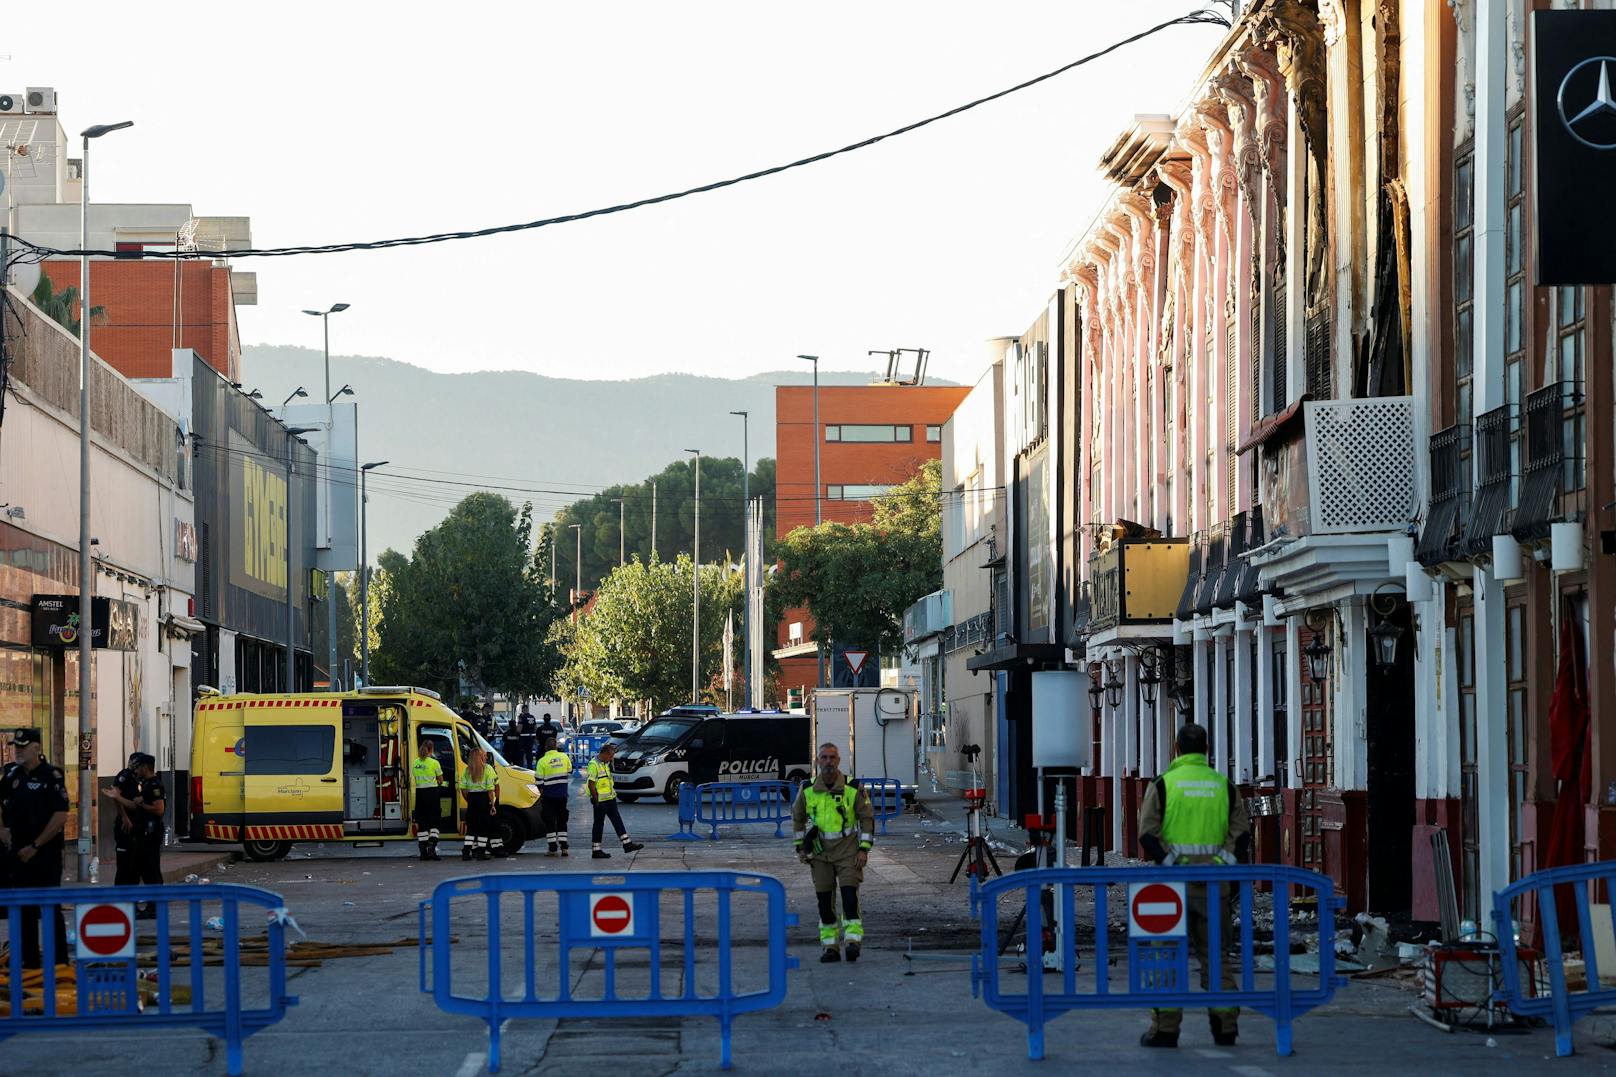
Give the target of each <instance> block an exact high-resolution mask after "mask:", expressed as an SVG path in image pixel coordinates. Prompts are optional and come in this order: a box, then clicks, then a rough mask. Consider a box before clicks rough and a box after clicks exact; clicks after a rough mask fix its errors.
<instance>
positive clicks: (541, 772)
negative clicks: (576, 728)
mask: <svg viewBox="0 0 1616 1077" xmlns="http://www.w3.org/2000/svg"><path fill="white" fill-rule="evenodd" d="M534 773H535V774H536V775H537V776H538V779H539V823H540V825H541V826H543V827H544V834H545V837H546V838H547V839H548V840H549V843H550V850H549V852H547V853H545V854H544V855H545V856H567V855H569V854H568V852H567V815H568V812H567V795H568V793H569V792H570V790H571V787H572V757H571V756H569V755H568V754H567V753H566V752H563V751H561V750H560V749H559V748H557V747H556V739H555V738H554V737H546V738H545V739H544V754H543V755H542V756H540V757H539V765H538V766H537V767H536V768H534Z"/></svg>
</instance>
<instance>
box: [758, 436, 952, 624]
mask: <svg viewBox="0 0 1616 1077" xmlns="http://www.w3.org/2000/svg"><path fill="white" fill-rule="evenodd" d="M941 479H942V467H941V465H940V464H939V463H938V461H935V460H931V461H927V462H926V463H925V464H923V465H921V468H920V470H919V471H917V472H916V473H915V475H914V476H913V477H911V478H910V479H909V480H907V481H906V482H904V483H903V484H902V485H900V486H898V487H897V488H895V489H894V490H893V491H892V492H891V493H890V494H888V495H886V496H885V497H882V498H880V499H878V500H877V501H876V503H875V506H874V513H873V518H872V522H870V523H868V524H840V523H826V524H821V525H820V526H818V527H799V528H797V529H796V530H795V531H793V532H791V534H789V535H787V536H786V537H785V538H783V539H782V540H780V544H779V550H778V555H779V558H780V577H781V579H780V584H779V590H780V596H779V599H780V601H782V602H783V603H784V604H785V605H788V606H806V607H807V608H808V612H809V613H810V614H811V615H812V616H813V619H814V638H815V639H816V640H818V641H819V642H820V643H827V644H828V643H830V642H832V641H835V642H837V643H841V644H843V645H844V646H845V645H849V644H859V645H867V646H872V647H875V648H877V649H878V650H879V651H880V652H881V653H883V654H894V653H896V652H897V649H898V647H899V646H900V645H901V644H902V643H903V614H904V611H905V610H907V609H908V608H909V607H910V606H911V605H913V604H914V602H915V601H916V600H917V599H919V598H921V597H922V596H924V595H928V594H930V593H931V592H933V591H935V590H937V589H938V588H940V587H942V585H943V539H942V518H941V513H940V505H941V500H942V497H941V492H940V487H941Z"/></svg>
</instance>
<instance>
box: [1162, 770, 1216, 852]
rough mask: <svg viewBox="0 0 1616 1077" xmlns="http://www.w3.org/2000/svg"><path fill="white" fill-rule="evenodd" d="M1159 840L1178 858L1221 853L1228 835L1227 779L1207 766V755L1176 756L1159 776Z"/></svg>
mask: <svg viewBox="0 0 1616 1077" xmlns="http://www.w3.org/2000/svg"><path fill="white" fill-rule="evenodd" d="M1161 782H1162V787H1163V789H1162V792H1163V794H1164V796H1163V798H1162V800H1163V803H1162V823H1161V840H1162V844H1164V845H1166V846H1167V851H1168V852H1170V853H1176V854H1177V855H1178V856H1179V857H1181V858H1182V857H1188V856H1222V855H1224V843H1225V842H1226V841H1227V840H1228V837H1229V798H1230V796H1231V795H1232V793H1231V791H1230V787H1229V779H1228V778H1226V777H1224V776H1223V775H1222V774H1219V773H1218V772H1217V771H1215V770H1213V769H1212V768H1211V767H1209V766H1207V765H1206V756H1205V755H1204V754H1201V753H1190V754H1187V755H1181V756H1178V757H1177V758H1175V759H1174V760H1173V762H1172V765H1171V766H1169V767H1168V768H1167V771H1166V773H1164V774H1163V775H1162V776H1161Z"/></svg>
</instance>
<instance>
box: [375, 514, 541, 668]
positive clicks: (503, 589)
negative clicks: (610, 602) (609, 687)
mask: <svg viewBox="0 0 1616 1077" xmlns="http://www.w3.org/2000/svg"><path fill="white" fill-rule="evenodd" d="M531 536H532V506H530V505H524V506H523V507H522V508H521V509H520V510H518V509H517V508H516V507H515V506H514V505H512V504H511V503H510V502H509V501H507V500H506V499H505V498H503V497H501V496H499V495H498V494H492V493H476V494H472V495H471V496H469V497H467V498H466V499H465V500H463V501H461V502H460V504H458V505H456V506H455V507H454V509H453V510H452V511H451V512H450V513H449V515H448V517H447V518H446V519H445V520H444V521H443V523H441V524H439V525H438V526H437V527H435V528H433V529H432V530H430V531H427V532H425V533H424V534H422V535H421V536H420V537H419V538H418V539H416V540H415V549H414V551H413V553H412V555H411V556H410V557H408V558H406V557H404V556H403V555H402V554H400V553H398V552H397V551H395V550H388V551H386V552H384V553H383V554H382V556H381V558H380V564H381V567H382V570H383V571H384V572H385V573H386V578H387V586H386V587H385V588H384V589H382V590H383V592H384V593H383V594H382V595H381V596H380V600H381V624H380V626H379V630H378V634H379V641H378V642H379V646H378V647H377V649H376V650H375V651H374V652H373V653H372V655H371V673H372V679H374V680H376V681H377V682H378V683H382V682H388V681H391V682H394V683H401V684H419V685H423V686H425V687H429V688H433V689H435V690H437V691H439V692H441V693H443V694H445V695H446V696H448V697H450V698H454V697H456V696H458V695H459V694H460V692H459V684H460V680H461V678H464V680H465V681H466V683H467V685H468V686H469V687H470V689H471V691H473V692H474V693H476V694H478V695H485V694H487V693H489V692H504V693H509V694H517V695H539V694H541V693H542V692H544V691H545V690H546V689H547V688H548V687H549V685H550V682H551V679H552V677H553V675H554V673H555V671H556V668H557V667H558V665H559V656H558V655H557V654H556V653H555V651H554V649H553V648H552V647H550V646H549V644H548V637H549V629H550V625H551V622H553V621H554V620H555V618H556V617H557V615H558V612H559V611H558V610H557V608H556V606H555V605H554V604H552V602H551V601H550V591H549V587H548V585H547V583H546V582H545V576H546V575H547V572H548V565H547V564H546V563H545V558H546V557H547V556H548V552H547V551H546V552H545V554H544V555H539V554H538V553H537V551H534V550H532V549H531V548H530V540H531ZM374 583H375V579H374V577H373V578H372V597H373V598H374V597H376V591H377V588H375V586H374Z"/></svg>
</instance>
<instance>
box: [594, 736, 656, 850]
mask: <svg viewBox="0 0 1616 1077" xmlns="http://www.w3.org/2000/svg"><path fill="white" fill-rule="evenodd" d="M616 754H617V745H615V744H613V743H612V742H611V741H607V742H606V743H605V744H602V745H601V746H600V751H598V752H596V753H595V758H593V759H591V760H590V761H589V766H588V767H587V768H585V770H584V785H585V787H586V788H587V789H588V790H589V803H591V804H593V805H594V807H595V825H594V829H593V831H592V832H591V833H590V835H589V842H590V846H591V848H592V850H593V851H592V852H590V854H589V855H590V857H591V858H592V859H595V860H610V859H611V856H612V854H611V853H608V852H606V851H604V850H603V849H601V847H600V839H601V835H602V834H604V833H605V830H606V820H608V819H610V820H611V821H612V829H613V830H615V831H617V840H618V841H620V842H622V843H623V851H624V852H625V853H637V852H639V851H640V850H641V849H643V848H645V846H643V845H641V844H640V843H639V842H637V841H632V840H630V838H629V836H628V827H626V826H624V825H623V815H622V813H621V812H619V811H618V810H617V788H616V786H614V785H613V784H612V756H614V755H616Z"/></svg>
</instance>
